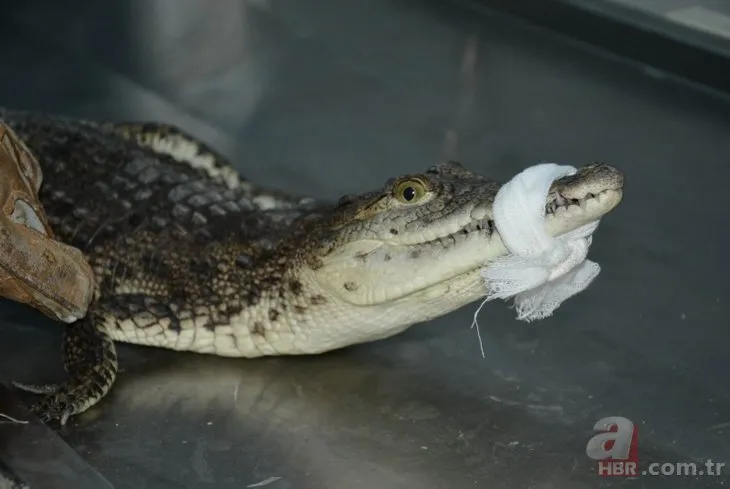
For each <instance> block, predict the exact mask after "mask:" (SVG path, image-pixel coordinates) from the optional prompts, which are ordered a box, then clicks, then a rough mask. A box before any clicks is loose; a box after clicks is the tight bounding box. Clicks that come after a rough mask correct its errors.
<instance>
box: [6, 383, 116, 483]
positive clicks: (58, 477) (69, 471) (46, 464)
mask: <svg viewBox="0 0 730 489" xmlns="http://www.w3.org/2000/svg"><path fill="white" fill-rule="evenodd" d="M0 412H2V413H3V414H5V416H8V417H11V418H13V419H16V420H19V421H22V422H20V423H16V422H3V421H6V419H5V418H3V419H0V460H1V461H2V464H3V465H4V469H5V470H6V471H8V472H10V474H8V475H12V476H14V477H17V478H18V479H20V480H21V481H23V482H24V483H25V484H27V485H28V486H30V488H31V489H36V488H38V489H71V488H73V489H104V488H106V489H110V488H112V487H113V486H112V485H111V484H110V483H109V482H108V481H107V480H106V479H104V477H102V476H101V475H100V474H99V473H98V472H97V471H96V470H95V469H94V468H93V467H91V466H90V465H89V464H87V463H86V462H85V461H84V460H83V459H82V458H81V457H80V456H79V455H78V454H77V453H76V452H75V451H74V450H73V449H72V448H71V447H70V446H68V445H67V444H66V442H65V441H63V439H62V438H61V437H60V436H58V435H57V434H56V433H55V432H54V431H52V430H51V429H50V428H49V427H47V426H46V425H44V424H43V423H41V422H40V421H39V420H37V419H36V418H35V417H34V416H33V415H32V414H31V413H30V412H28V411H27V410H26V409H25V408H24V407H23V406H22V405H21V404H20V401H19V400H18V399H16V398H15V397H14V396H13V395H12V394H11V393H10V391H8V390H7V389H6V388H5V387H3V386H2V385H0ZM0 479H2V476H0ZM0 484H2V480H0Z"/></svg>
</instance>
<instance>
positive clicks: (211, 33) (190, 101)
mask: <svg viewBox="0 0 730 489" xmlns="http://www.w3.org/2000/svg"><path fill="white" fill-rule="evenodd" d="M131 5H132V6H131V7H130V13H131V15H132V17H133V18H132V19H130V20H131V23H130V26H131V27H132V29H133V35H132V36H131V38H132V40H133V42H134V43H135V45H136V49H137V51H138V52H139V55H138V56H137V57H136V61H137V62H138V63H139V65H140V68H141V69H142V70H143V71H144V72H145V75H147V76H151V77H152V79H153V80H154V82H155V84H159V85H160V86H162V87H164V89H165V91H167V92H168V94H170V95H172V97H173V98H174V99H175V101H176V102H177V103H179V104H181V105H183V106H186V107H195V110H196V111H203V112H204V113H203V114H201V115H203V116H206V117H210V118H212V119H217V120H219V121H220V122H222V123H225V124H236V125H241V124H244V123H245V122H246V121H247V120H248V118H249V116H250V115H251V113H252V112H253V111H254V109H255V108H256V104H257V103H258V101H259V100H260V98H261V94H262V91H263V87H264V82H265V81H266V72H265V69H264V65H263V62H262V60H261V53H259V52H257V51H256V48H257V47H258V46H256V45H255V44H256V38H255V35H254V32H253V31H252V30H251V28H250V22H251V19H250V17H251V16H252V15H255V14H256V10H257V9H261V7H262V5H264V6H265V2H264V1H258V2H256V3H249V2H246V1H241V0H216V1H215V2H201V1H199V0H152V1H150V0H136V1H135V2H133V3H132V4H131ZM231 87H236V93H235V97H231V91H230V88H231Z"/></svg>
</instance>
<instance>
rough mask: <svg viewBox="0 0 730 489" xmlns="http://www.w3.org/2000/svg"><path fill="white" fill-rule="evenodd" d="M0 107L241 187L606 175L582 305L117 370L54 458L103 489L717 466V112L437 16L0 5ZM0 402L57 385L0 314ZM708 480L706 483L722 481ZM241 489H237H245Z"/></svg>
mask: <svg viewBox="0 0 730 489" xmlns="http://www.w3.org/2000/svg"><path fill="white" fill-rule="evenodd" d="M0 26H1V27H2V29H1V30H0V40H2V43H0V60H1V61H2V63H3V66H5V67H6V70H5V71H4V75H3V76H2V77H0V103H2V104H5V105H11V106H14V107H23V108H30V109H43V110H46V111H56V112H63V113H66V114H70V115H79V116H84V117H99V118H117V119H130V118H133V119H144V118H153V119H158V120H165V121H168V122H173V123H176V124H179V125H181V126H182V127H184V128H185V129H186V130H188V131H191V132H193V133H196V134H198V135H200V136H201V137H202V138H204V139H205V140H207V141H208V142H210V143H211V144H213V145H215V146H216V147H218V148H220V149H221V150H222V151H223V152H224V153H226V154H227V155H229V156H231V157H232V158H233V160H234V161H235V162H236V163H237V165H238V166H239V168H240V169H241V171H242V172H243V173H244V174H245V175H246V176H248V177H249V178H251V179H253V180H255V181H258V182H261V183H265V184H269V185H276V186H279V187H282V188H284V189H289V190H295V191H304V192H308V193H310V194H313V195H317V196H320V197H328V198H337V197H338V196H340V195H341V194H343V193H348V192H353V191H360V190H363V189H367V188H369V187H371V186H374V185H378V184H380V183H381V182H382V181H383V180H384V179H386V178H389V177H391V176H392V175H393V174H394V173H403V172H408V171H413V170H420V169H423V168H425V167H426V166H428V165H431V164H432V163H434V162H436V161H438V160H440V159H442V158H444V157H458V158H459V159H461V160H462V161H463V162H464V163H465V164H466V165H467V166H469V167H470V168H472V169H475V170H479V171H481V172H484V173H487V174H489V175H491V176H493V177H495V178H498V179H502V180H506V179H508V178H510V177H511V176H512V175H514V174H515V173H517V172H519V171H520V170H522V169H523V168H525V167H526V166H529V165H532V164H535V163H537V162H539V161H545V160H548V161H557V162H561V163H566V164H583V163H586V162H590V161H592V160H595V159H601V160H605V161H606V162H609V163H611V164H612V165H616V166H618V167H619V168H621V169H622V170H624V171H625V172H626V174H627V193H626V198H625V201H624V203H623V204H622V206H621V207H620V208H619V209H618V210H617V211H616V212H615V213H614V214H612V215H611V216H609V217H608V218H607V219H605V221H604V222H603V224H602V225H601V228H600V229H599V231H598V232H597V234H596V236H595V240H594V245H593V247H592V249H591V254H590V257H591V259H592V260H595V261H597V262H598V263H600V264H601V265H602V267H603V272H602V274H601V275H600V276H599V277H598V279H597V281H596V282H595V283H594V284H593V285H592V286H591V287H590V288H589V289H588V290H587V291H586V292H584V293H583V294H581V295H580V296H578V297H576V298H574V299H572V300H570V301H569V302H568V303H566V304H565V305H564V306H563V307H562V308H561V309H560V310H559V311H558V312H557V313H556V314H555V316H554V317H552V318H549V319H547V320H543V321H540V322H537V323H531V324H525V323H519V322H517V321H516V320H515V319H514V311H512V310H510V309H509V308H508V307H507V306H506V305H504V304H500V303H495V304H492V305H490V306H487V307H485V308H484V309H483V310H482V314H481V316H480V324H481V334H482V339H483V341H484V348H485V352H486V358H482V357H481V355H480V352H479V345H478V343H477V336H476V332H475V331H474V330H473V329H470V324H471V321H472V315H473V313H474V310H475V309H476V304H475V305H474V306H473V307H472V306H470V307H466V308H464V309H462V310H460V311H457V312H456V313H453V314H450V315H448V316H446V317H444V318H441V319H439V320H436V321H433V322H430V323H428V324H423V325H419V326H416V327H414V328H412V329H411V330H409V331H407V332H406V333H403V334H402V335H400V336H397V337H395V338H392V339H389V340H386V341H381V342H377V343H372V344H368V345H362V346H359V347H355V348H350V349H348V350H344V351H339V352H334V353H332V354H328V355H321V356H315V357H307V358H273V359H263V360H254V361H249V360H235V359H224V358H214V357H206V356H201V355H193V354H182V353H174V352H167V351H160V350H155V349H151V348H141V347H132V346H121V347H120V348H119V353H120V363H121V368H122V372H121V374H120V377H119V382H118V383H117V385H116V388H115V389H114V391H113V393H112V394H111V395H110V396H109V397H108V398H107V399H106V400H105V401H104V402H102V403H101V404H100V405H99V406H98V408H95V409H93V410H92V411H90V412H89V413H87V414H86V415H84V416H81V417H79V418H78V419H77V420H75V421H73V422H72V423H70V426H68V427H67V429H65V430H63V431H62V432H61V433H60V434H61V436H62V437H63V438H64V439H65V440H66V442H67V443H68V444H69V446H71V447H73V448H74V449H75V450H76V451H77V453H78V454H79V455H80V456H82V457H83V458H84V459H85V460H86V461H87V462H88V463H89V464H90V465H91V466H92V467H94V468H96V469H97V470H98V471H99V472H100V473H101V474H103V476H104V477H105V478H106V479H108V480H109V481H110V482H111V483H112V484H113V485H114V487H116V488H118V489H126V488H130V489H131V488H135V489H142V488H155V489H167V488H170V489H172V488H205V487H215V488H220V489H228V488H236V489H240V488H242V487H266V488H267V489H284V488H287V489H289V488H303V489H306V488H317V489H322V488H327V489H329V488H348V489H359V488H367V489H371V488H383V489H394V488H413V487H419V488H466V487H480V488H481V487H488V488H493V489H516V488H528V487H529V488H540V489H548V488H557V489H578V488H594V487H595V488H600V487H614V486H621V487H624V486H626V487H632V488H672V487H678V488H690V487H703V488H705V487H721V486H722V484H724V483H725V482H726V481H727V479H725V478H724V477H712V476H702V477H700V476H697V477H650V476H643V477H639V478H638V480H625V479H624V478H601V477H598V476H597V475H596V474H595V462H593V461H592V460H590V459H589V458H588V457H587V456H586V453H585V448H586V443H587V441H588V439H589V438H590V436H591V435H592V428H593V425H594V424H595V422H596V421H597V420H598V419H599V418H602V417H604V416H610V415H618V416H626V417H628V418H629V419H631V420H633V421H634V422H635V423H636V424H637V426H638V428H639V433H640V434H639V442H640V445H639V456H640V463H641V465H642V466H644V467H646V465H647V464H648V463H649V462H651V461H656V462H677V461H680V462H703V461H705V460H706V459H712V460H714V461H728V460H729V459H730V444H728V442H727V440H728V437H727V434H726V430H727V427H728V424H729V423H730V400H729V399H728V394H727V393H728V392H729V391H730V378H729V377H728V376H727V372H728V369H730V354H728V346H727V345H728V344H730V328H728V319H727V318H728V315H730V305H729V303H728V300H730V298H729V297H728V291H729V289H730V287H729V286H728V282H727V271H728V270H727V266H725V265H724V264H723V262H722V261H721V260H722V259H723V258H724V253H726V250H727V249H730V234H729V232H728V229H730V228H729V227H728V226H727V220H728V218H727V209H728V208H729V207H730V193H729V192H728V191H727V189H728V187H729V186H730V166H728V164H727V162H728V158H729V157H730V138H728V129H730V120H729V118H728V114H729V109H730V105H729V104H728V103H727V102H726V101H724V100H720V99H716V98H713V97H711V96H710V95H707V94H702V93H694V92H692V91H690V90H689V89H688V88H686V87H682V86H678V85H674V84H673V83H670V82H669V81H667V80H666V79H662V78H661V77H660V76H659V77H658V76H649V75H648V74H647V73H641V72H638V71H634V69H633V68H631V67H628V66H625V65H623V64H621V63H618V62H615V61H609V60H606V59H603V58H602V57H600V56H599V55H597V54H596V53H594V52H590V51H585V50H584V48H582V47H579V46H576V45H572V44H570V43H568V42H565V41H563V40H561V39H559V38H557V37H554V36H552V35H550V34H547V33H545V32H541V31H537V30H533V29H530V28H526V27H523V26H521V25H519V24H512V23H509V22H506V21H504V19H502V18H499V17H490V16H488V15H487V14H485V13H483V12H476V11H470V10H468V9H466V8H462V7H457V6H454V5H451V4H450V3H448V2H434V3H433V4H432V3H428V2H413V1H386V0H368V1H365V0H356V1H352V2H340V1H335V0H309V1H306V2H305V1H303V0H293V1H287V2H279V1H274V0H258V1H256V2H254V1H250V2H247V3H245V2H242V1H238V0H237V1H232V0H231V1H224V0H218V1H216V2H210V1H202V0H200V1H195V0H185V1H183V0H168V1H149V0H144V1H143V0H137V1H133V2H121V1H118V2H104V3H92V2H70V1H68V2H64V3H63V4H61V3H60V2H51V1H50V0H48V1H45V2H43V1H40V0H34V1H25V2H9V3H8V5H7V8H6V9H4V15H3V16H2V18H1V19H0ZM2 323H3V327H2V328H0V379H1V380H2V381H4V382H7V381H8V380H10V379H23V380H34V379H35V380H42V381H49V380H53V379H58V378H60V376H61V374H62V372H61V364H60V350H59V340H60V332H61V328H62V326H60V325H56V324H52V323H51V322H50V321H48V320H46V319H44V318H42V317H41V316H40V315H39V314H34V313H31V312H29V311H28V310H27V309H24V308H22V307H20V306H14V305H10V304H8V305H7V306H6V307H5V308H4V309H3V317H2ZM728 471H730V469H728ZM257 484H258V486H256V485H257Z"/></svg>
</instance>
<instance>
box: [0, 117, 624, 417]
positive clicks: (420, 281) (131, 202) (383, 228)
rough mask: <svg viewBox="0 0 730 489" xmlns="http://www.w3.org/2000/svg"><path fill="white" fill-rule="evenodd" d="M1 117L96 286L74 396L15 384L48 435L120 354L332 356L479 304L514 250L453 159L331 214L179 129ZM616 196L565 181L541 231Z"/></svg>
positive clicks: (615, 188)
mask: <svg viewBox="0 0 730 489" xmlns="http://www.w3.org/2000/svg"><path fill="white" fill-rule="evenodd" d="M0 118H2V119H4V120H5V121H6V122H7V123H8V124H9V125H10V126H11V127H12V128H13V129H14V130H15V131H16V132H17V133H18V135H19V136H20V137H21V138H22V139H24V141H25V142H26V144H27V145H28V146H29V147H30V148H31V150H32V151H33V152H34V154H35V155H36V157H37V158H38V160H39V161H40V163H41V166H42V168H43V173H44V183H43V186H42V188H41V200H42V202H43V205H44V207H45V209H46V212H47V214H48V216H49V220H50V223H51V226H52V228H53V229H54V232H55V233H56V234H57V236H58V237H59V239H61V240H62V241H64V242H66V243H68V244H71V245H73V246H75V247H77V248H79V249H81V250H82V251H83V252H84V253H85V254H86V256H87V257H88V260H89V262H90V263H91V265H92V266H93V268H94V271H95V273H96V279H97V285H98V287H97V292H96V296H95V300H94V301H93V303H92V305H91V307H90V309H89V312H88V314H87V316H86V317H85V318H84V319H82V320H79V321H77V322H76V323H73V324H71V325H69V326H68V327H67V329H66V334H65V337H64V343H63V353H64V365H65V367H66V371H67V374H68V378H67V381H66V382H65V383H64V384H62V385H59V386H23V385H22V384H21V385H20V386H22V387H25V388H26V389H28V390H32V391H34V392H39V393H43V394H44V395H45V397H44V398H43V399H42V401H41V402H39V403H38V404H36V405H35V406H34V408H33V409H34V410H35V411H36V412H37V413H38V414H39V415H40V416H42V417H43V418H44V419H45V420H50V419H59V420H60V421H61V423H62V424H63V423H65V422H66V421H67V419H68V418H69V417H70V416H73V415H76V414H79V413H81V412H84V411H85V410H86V409H88V408H89V407H91V406H92V405H94V404H96V403H97V402H98V401H99V400H100V399H101V398H103V397H104V396H105V395H106V393H107V392H108V391H109V389H110V388H111V387H112V385H113V383H114V380H115V377H116V372H117V357H116V352H115V347H114V341H122V342H128V343H136V344H142V345H152V346H158V347H163V348H169V349H173V350H186V351H193V352H198V353H209V354H215V355H221V356H236V357H249V358H253V357H260V356H264V355H295V354H316V353H321V352H325V351H329V350H333V349H337V348H342V347H346V346H349V345H353V344H357V343H363V342H368V341H373V340H377V339H381V338H386V337H389V336H392V335H394V334H397V333H399V332H401V331H403V330H405V329H406V328H408V327H409V326H411V325H413V324H416V323H420V322H423V321H427V320H429V319H432V318H434V317H437V316H441V315H444V314H447V313H448V312H450V311H453V310H455V309H457V308H459V307H461V306H463V305H465V304H468V303H471V302H473V301H476V300H478V299H480V298H482V297H484V296H485V295H486V292H487V291H486V289H485V286H484V284H483V282H482V280H481V278H480V276H479V269H480V268H482V267H483V266H484V265H485V264H486V263H487V262H488V261H490V260H493V259H494V258H496V257H498V256H501V255H503V254H505V253H506V252H507V251H506V249H505V248H504V245H503V244H502V242H501V240H500V238H499V233H498V232H497V231H496V230H495V227H494V224H493V222H492V220H491V219H492V213H491V212H492V211H491V205H492V202H493V200H494V197H495V195H496V193H497V191H498V190H499V188H500V184H498V183H496V182H494V181H491V180H489V179H487V178H485V177H482V176H479V175H476V174H474V173H471V172H469V171H468V170H466V169H465V168H464V167H462V166H461V165H460V164H458V163H455V162H448V163H444V164H441V165H437V166H435V167H432V168H431V169H429V170H427V171H426V172H424V173H421V174H417V175H407V176H404V177H400V178H396V179H393V180H390V181H388V182H386V183H385V185H384V186H383V187H382V188H381V189H378V190H375V191H372V192H367V193H363V194H360V195H353V196H347V197H343V198H342V199H341V200H340V201H339V202H337V203H324V202H317V201H315V200H313V199H304V198H301V197H298V196H290V195H286V194H284V193H282V192H278V191H273V190H270V189H264V188H261V187H257V186H255V185H253V184H251V183H249V182H246V181H244V180H243V179H242V178H241V177H240V176H239V175H238V174H237V173H236V172H235V170H233V168H232V167H231V165H229V164H228V162H226V160H225V159H224V158H223V157H222V156H221V155H218V154H216V153H215V152H214V151H213V150H211V149H209V148H207V147H205V146H204V145H203V144H202V143H200V142H197V141H195V140H194V139H193V138H191V137H190V136H188V135H185V134H184V133H182V132H181V131H180V130H178V129H176V128H174V127H172V126H167V125H163V124H156V123H144V124H136V123H119V124H115V123H103V124H97V123H93V122H83V121H77V120H70V119H66V118H60V117H51V116H45V115H34V114H27V113H18V112H11V111H0ZM622 186H623V176H622V175H621V173H620V172H618V171H617V170H615V169H613V168H611V167H609V166H606V165H602V164H593V165H589V166H586V167H584V168H582V169H580V170H579V172H578V173H577V174H576V175H574V176H571V177H566V178H563V179H561V180H559V181H557V182H555V184H554V185H553V187H552V189H551V193H550V196H549V197H548V201H547V202H546V209H547V210H548V216H547V219H546V229H547V231H548V232H549V233H550V234H552V235H558V234H561V233H564V232H567V231H570V230H572V229H575V228H577V227H579V226H582V225H584V224H586V223H588V222H590V221H593V220H595V219H598V218H600V217H602V216H603V215H604V214H606V213H607V212H609V211H610V210H611V209H613V208H614V207H615V206H616V205H617V204H618V203H619V202H620V200H621V197H622ZM571 199H575V200H571ZM581 201H582V202H581ZM571 202H572V203H573V204H574V205H573V206H572V207H569V206H570V204H571ZM557 203H560V204H561V205H560V206H558V207H557V208H556V205H557Z"/></svg>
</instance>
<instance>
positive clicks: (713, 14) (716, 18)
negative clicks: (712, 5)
mask: <svg viewBox="0 0 730 489" xmlns="http://www.w3.org/2000/svg"><path fill="white" fill-rule="evenodd" d="M666 15H667V17H668V18H670V19H671V20H673V21H675V22H678V23H680V24H684V25H686V26H688V27H692V28H694V29H699V30H701V31H704V32H707V33H710V34H714V35H716V36H720V37H724V38H726V39H730V17H729V16H727V15H723V14H721V13H720V12H717V11H715V10H710V9H706V8H704V7H700V6H694V7H686V8H680V9H676V10H672V11H670V12H668V13H667V14H666Z"/></svg>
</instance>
